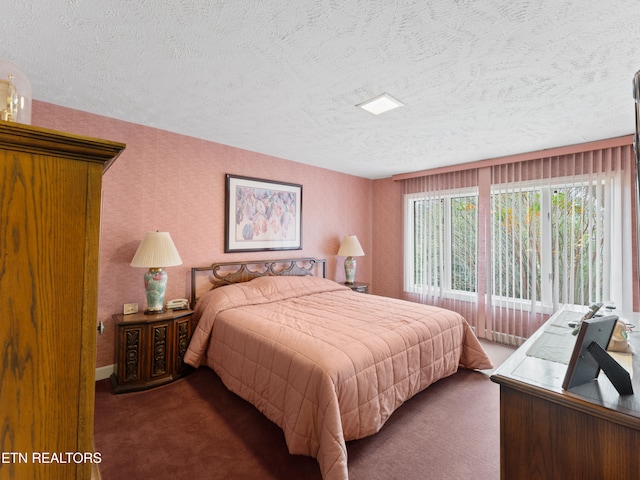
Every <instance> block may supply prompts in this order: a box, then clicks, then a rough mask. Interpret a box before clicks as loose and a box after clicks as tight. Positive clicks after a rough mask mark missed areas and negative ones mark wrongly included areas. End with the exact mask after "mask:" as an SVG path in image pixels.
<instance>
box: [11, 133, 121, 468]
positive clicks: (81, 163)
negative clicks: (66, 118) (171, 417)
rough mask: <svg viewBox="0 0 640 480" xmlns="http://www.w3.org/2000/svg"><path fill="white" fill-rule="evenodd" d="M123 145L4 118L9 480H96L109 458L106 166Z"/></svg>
mask: <svg viewBox="0 0 640 480" xmlns="http://www.w3.org/2000/svg"><path fill="white" fill-rule="evenodd" d="M124 148H125V145H124V144H121V143H115V142H109V141H103V140H98V139H93V138H86V137H80V136H77V135H70V134H65V133H61V132H56V131H51V130H46V129H42V128H37V127H32V126H28V125H21V124H17V123H11V122H3V121H0V443H1V445H0V452H1V455H2V458H1V459H0V478H2V479H25V478H29V479H42V480H45V479H46V480H57V479H60V480H62V479H65V480H67V479H89V478H91V471H92V462H95V461H97V460H99V457H98V456H96V455H95V452H94V447H93V413H94V392H95V389H94V388H95V358H96V334H97V332H96V329H97V297H98V292H97V288H98V253H99V241H100V208H101V188H102V175H103V172H104V171H105V170H106V168H108V166H109V165H110V164H111V162H112V161H113V160H115V158H116V157H117V156H118V155H119V154H120V153H121V152H122V150H124ZM79 454H82V455H83V457H81V456H80V455H79ZM89 455H91V457H89Z"/></svg>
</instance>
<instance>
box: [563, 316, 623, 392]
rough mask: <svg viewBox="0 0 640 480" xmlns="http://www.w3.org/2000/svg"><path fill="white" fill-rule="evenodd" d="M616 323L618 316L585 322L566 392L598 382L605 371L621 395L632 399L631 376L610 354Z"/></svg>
mask: <svg viewBox="0 0 640 480" xmlns="http://www.w3.org/2000/svg"><path fill="white" fill-rule="evenodd" d="M617 321H618V316H617V315H608V316H605V317H600V318H590V319H587V320H584V321H583V322H582V325H581V326H580V331H579V332H578V338H576V343H575V345H574V347H573V352H572V354H571V360H569V365H568V366H567V372H566V374H565V377H564V381H563V382H562V388H563V389H564V390H571V389H573V388H575V387H579V386H581V385H584V384H586V383H590V382H593V381H596V380H597V378H598V375H599V374H600V370H602V371H604V373H605V375H606V376H607V377H609V380H610V381H611V384H612V385H613V386H614V388H615V389H616V390H617V391H618V393H619V394H620V395H633V385H632V382H631V376H630V375H629V373H628V372H627V371H626V370H625V369H624V368H623V367H622V366H621V365H620V364H619V363H618V362H616V361H615V360H614V359H613V358H612V357H611V355H609V353H608V352H607V346H608V345H609V342H610V341H611V335H612V334H613V330H614V329H615V326H616V323H617Z"/></svg>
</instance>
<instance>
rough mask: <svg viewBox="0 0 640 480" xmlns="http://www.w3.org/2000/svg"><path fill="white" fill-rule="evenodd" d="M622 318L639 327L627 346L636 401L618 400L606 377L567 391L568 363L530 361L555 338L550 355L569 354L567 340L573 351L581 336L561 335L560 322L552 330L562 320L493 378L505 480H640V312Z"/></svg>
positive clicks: (530, 341) (632, 397)
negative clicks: (630, 351)
mask: <svg viewBox="0 0 640 480" xmlns="http://www.w3.org/2000/svg"><path fill="white" fill-rule="evenodd" d="M620 317H621V318H626V319H627V320H628V321H629V322H630V323H631V324H633V325H635V329H634V331H633V333H631V334H630V340H629V341H630V343H631V345H632V347H633V349H634V352H635V353H634V355H633V361H632V370H633V380H632V382H633V389H634V392H635V393H634V395H630V396H626V395H625V396H620V395H619V394H618V392H617V391H616V390H615V388H614V387H613V385H612V384H611V382H610V381H609V379H608V378H607V377H606V376H605V375H604V374H603V373H600V376H599V377H598V380H597V382H590V383H588V384H586V385H582V386H579V387H575V388H573V389H571V391H565V390H563V389H562V382H563V380H564V376H565V373H566V370H567V365H565V364H563V363H559V362H557V361H549V360H546V359H543V358H540V356H534V355H532V353H533V352H535V353H537V352H538V351H540V350H539V349H538V347H539V346H540V345H541V343H536V342H538V341H540V342H546V338H549V339H552V341H551V342H549V345H546V346H545V347H550V348H551V350H549V349H548V348H547V351H552V352H558V349H564V348H565V345H564V343H565V341H566V342H567V343H566V348H568V349H569V351H571V350H572V348H573V345H574V344H575V338H576V337H574V336H572V335H571V333H569V334H568V336H565V335H564V334H562V333H561V334H560V335H557V332H558V325H559V324H563V322H556V323H554V324H553V325H552V322H554V320H557V319H558V317H557V316H554V317H552V318H551V319H549V321H548V322H547V323H546V324H545V325H543V326H542V327H541V328H540V329H539V330H538V331H537V332H536V333H535V334H534V335H533V336H532V337H531V338H530V339H528V340H527V341H526V342H525V343H524V344H523V345H522V346H521V347H520V348H519V349H518V350H516V351H515V352H514V353H513V355H512V356H511V357H510V358H509V359H508V360H507V361H506V362H505V363H503V364H502V365H501V366H500V367H499V368H498V369H497V370H496V372H495V373H494V374H493V375H492V377H491V379H492V380H493V381H494V382H496V383H498V384H500V464H501V478H502V479H503V480H511V479H521V478H522V479H541V480H542V479H544V480H553V479H558V480H564V479H573V478H576V479H578V478H580V479H587V478H589V479H591V478H593V479H598V480H621V479H623V478H625V479H627V478H640V331H639V330H640V328H639V326H638V314H630V315H623V314H620ZM571 330H572V329H570V328H568V327H567V331H568V332H571ZM545 334H546V335H547V337H544V335H545ZM551 335H552V336H551ZM558 339H560V340H559V341H558ZM534 345H535V347H536V348H534V349H532V347H533V346H534ZM530 349H531V350H530ZM562 353H563V355H564V352H562ZM546 358H549V357H546ZM552 358H553V357H552Z"/></svg>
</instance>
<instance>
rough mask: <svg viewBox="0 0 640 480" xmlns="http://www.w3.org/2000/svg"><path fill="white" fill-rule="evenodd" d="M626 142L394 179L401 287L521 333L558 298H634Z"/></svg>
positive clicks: (625, 304) (491, 330)
mask: <svg viewBox="0 0 640 480" xmlns="http://www.w3.org/2000/svg"><path fill="white" fill-rule="evenodd" d="M633 175H634V164H633V152H632V148H631V146H616V147H611V148H606V149H601V150H594V151H589V152H585V153H576V154H567V155H561V156H555V157H547V158H540V159H533V160H526V161H521V162H514V163H505V164H500V165H493V166H482V167H480V168H473V169H469V170H459V171H453V172H449V173H446V172H445V173H437V174H434V175H424V176H421V177H416V178H408V179H405V180H403V181H402V184H403V187H402V193H403V201H404V251H405V271H404V291H405V295H406V297H407V298H409V299H413V300H415V301H419V302H423V303H428V304H432V305H438V306H442V307H444V308H449V309H451V310H455V311H457V312H459V313H460V314H462V315H463V316H464V317H465V318H466V319H467V321H468V322H469V323H470V324H471V325H472V326H473V327H474V328H475V330H476V333H477V334H478V336H481V337H486V338H491V339H493V340H497V341H502V342H505V343H509V344H514V345H519V344H520V343H521V342H522V341H523V340H524V339H526V338H528V337H529V336H530V335H531V334H532V333H533V332H534V331H535V330H536V329H537V328H538V327H539V326H540V325H541V324H542V323H543V322H544V321H545V320H546V319H547V318H548V316H549V315H551V314H552V313H553V312H555V311H557V310H558V309H560V308H562V307H563V306H564V305H588V304H591V303H595V302H607V303H611V304H615V305H616V307H617V308H618V309H621V310H625V311H632V310H633V303H634V302H633V299H634V291H633V285H634V282H633V267H634V262H633V261H632V258H634V257H633V254H634V253H635V252H634V250H635V249H634V247H633V241H632V240H633V228H632V214H633V212H632V195H633V192H632V187H633Z"/></svg>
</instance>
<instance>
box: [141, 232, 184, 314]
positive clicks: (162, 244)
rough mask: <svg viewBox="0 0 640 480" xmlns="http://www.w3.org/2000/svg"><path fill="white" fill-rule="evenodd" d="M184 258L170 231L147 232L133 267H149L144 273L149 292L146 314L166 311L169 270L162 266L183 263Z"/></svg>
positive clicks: (145, 285) (145, 287)
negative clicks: (179, 252) (165, 297)
mask: <svg viewBox="0 0 640 480" xmlns="http://www.w3.org/2000/svg"><path fill="white" fill-rule="evenodd" d="M181 264H182V259H181V258H180V255H179V254H178V250H177V249H176V246H175V245H174V244H173V240H172V239H171V235H169V232H147V233H146V234H145V236H144V238H143V239H142V242H140V246H139V247H138V250H137V251H136V254H135V255H134V256H133V260H131V263H130V265H131V266H132V267H142V268H148V269H149V270H148V271H147V272H146V273H145V274H144V289H145V292H146V294H147V309H146V310H145V312H144V313H145V314H154V313H163V312H164V294H165V293H166V291H167V272H165V271H164V270H163V269H162V267H173V266H175V265H181Z"/></svg>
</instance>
